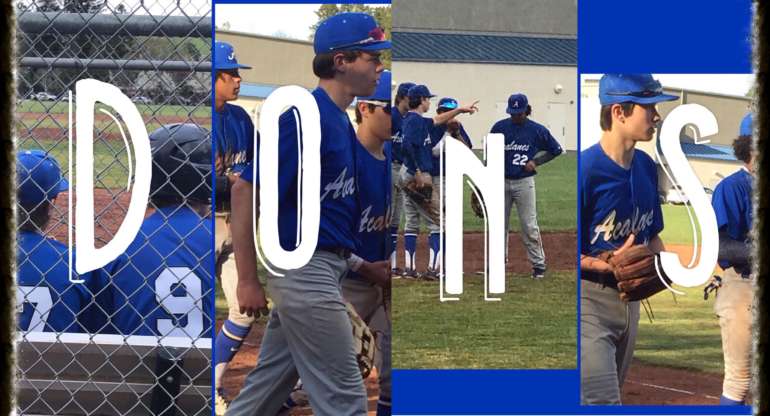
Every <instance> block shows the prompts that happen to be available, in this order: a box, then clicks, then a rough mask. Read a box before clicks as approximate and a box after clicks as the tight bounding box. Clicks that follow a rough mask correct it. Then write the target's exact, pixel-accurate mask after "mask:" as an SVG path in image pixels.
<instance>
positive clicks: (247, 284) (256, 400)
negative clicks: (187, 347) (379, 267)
mask: <svg viewBox="0 0 770 416" xmlns="http://www.w3.org/2000/svg"><path fill="white" fill-rule="evenodd" d="M313 43H314V45H313V46H314V51H315V54H316V56H315V58H314V59H313V72H314V73H315V74H316V76H318V77H319V78H320V80H319V83H318V88H316V89H315V90H313V92H312V95H313V97H314V98H315V100H316V103H317V105H318V111H319V113H320V121H321V126H320V127H321V178H320V182H321V183H320V188H321V189H320V192H321V194H320V203H321V210H320V226H319V231H318V245H317V248H316V251H315V253H314V254H313V256H312V258H311V259H310V261H309V262H308V263H307V264H306V265H305V266H303V267H301V268H299V269H295V270H287V271H285V272H284V276H282V277H276V276H268V277H267V290H268V291H269V292H270V293H271V297H272V300H273V302H274V306H273V309H272V310H271V312H270V318H269V322H268V324H267V328H266V331H265V335H264V338H263V340H262V347H261V350H260V356H259V361H258V363H257V367H256V368H255V369H254V370H253V371H252V372H251V373H250V374H249V375H248V376H247V377H246V380H245V383H244V386H243V388H242V389H241V391H240V394H239V395H238V397H236V398H235V400H233V402H232V403H231V404H230V407H229V409H228V411H227V414H228V415H271V414H275V413H276V412H277V411H278V410H279V408H280V407H281V404H282V403H283V402H284V400H285V399H286V397H287V396H288V395H289V393H290V391H291V389H292V387H293V386H294V384H295V382H296V381H297V379H298V377H300V376H301V378H302V382H303V386H304V389H305V391H307V393H308V395H309V399H310V406H311V407H312V408H313V411H314V413H315V414H316V415H320V416H323V415H365V414H366V408H367V400H366V390H365V388H364V384H363V380H362V378H361V373H360V371H359V368H358V365H357V362H356V357H355V352H354V349H353V335H352V327H351V324H350V321H349V319H348V316H347V312H346V309H345V304H344V301H343V298H342V294H341V288H340V281H341V280H342V277H343V276H344V275H345V273H346V272H347V270H348V263H347V260H348V258H349V257H350V252H351V251H352V250H355V249H356V240H357V229H358V219H359V218H360V217H361V215H360V213H361V208H360V201H359V199H358V189H359V186H358V184H357V181H356V178H357V175H356V170H357V169H356V163H355V160H356V159H355V153H356V151H357V150H356V143H357V139H356V135H355V131H354V129H353V125H352V124H351V122H350V119H349V117H348V115H347V113H346V112H345V109H346V108H347V107H348V106H349V105H350V103H351V102H352V101H353V99H354V98H355V97H356V96H369V95H371V94H372V93H373V92H374V90H375V87H376V86H377V81H378V79H379V75H380V73H381V72H382V71H383V69H384V66H383V64H382V62H381V61H380V51H382V50H384V49H389V48H390V42H389V41H387V40H385V37H384V33H383V30H382V29H381V28H379V27H378V25H377V22H376V21H375V20H374V18H372V17H371V16H370V15H368V14H365V13H339V14H337V15H334V16H331V17H329V18H328V19H326V20H324V21H322V22H321V23H320V24H319V26H318V29H317V30H316V33H315V37H314V41H313ZM296 124H297V119H296V115H295V111H294V109H290V110H289V111H287V112H285V113H284V114H283V115H282V116H281V118H280V120H279V126H278V127H279V156H278V161H279V163H278V165H279V172H278V174H279V175H278V176H279V194H278V195H277V198H278V203H279V210H280V212H279V215H278V219H279V221H278V222H279V224H278V228H279V240H280V244H281V245H282V246H283V247H284V249H286V250H291V249H293V248H294V247H296V244H297V241H296V238H297V232H296V230H297V223H298V218H297V203H298V201H297V199H296V198H297V187H298V186H299V185H298V177H297V163H298V161H297V153H298V151H299V148H298V143H297V133H298V132H297V128H296ZM300 138H301V136H300ZM255 157H256V156H255ZM258 187H259V177H258V176H256V177H254V175H253V170H252V168H251V167H247V168H246V169H245V170H244V171H243V173H242V174H241V176H240V178H238V179H237V180H236V183H235V184H234V185H233V189H232V209H233V210H232V213H233V217H232V222H233V227H232V230H233V248H234V250H235V256H236V261H237V264H238V274H239V275H238V287H237V295H238V302H239V304H240V306H241V310H242V312H245V313H246V314H251V315H253V314H255V313H260V311H262V310H264V309H265V306H266V301H265V292H264V289H263V288H262V285H261V283H260V281H259V279H258V278H257V267H256V256H255V252H256V251H255V250H256V248H255V247H254V236H253V235H252V231H251V230H252V223H251V221H252V214H253V212H252V210H253V209H254V208H257V207H256V206H253V204H252V196H253V192H256V193H258V189H257V188H258ZM308 197H309V196H308Z"/></svg>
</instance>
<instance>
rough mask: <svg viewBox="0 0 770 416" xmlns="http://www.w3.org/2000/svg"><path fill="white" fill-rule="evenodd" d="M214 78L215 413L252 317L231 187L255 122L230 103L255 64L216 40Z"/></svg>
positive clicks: (248, 155) (248, 152)
mask: <svg viewBox="0 0 770 416" xmlns="http://www.w3.org/2000/svg"><path fill="white" fill-rule="evenodd" d="M214 53H215V55H216V56H215V62H216V78H215V81H214V92H215V96H214V101H215V112H214V133H215V137H216V140H215V141H214V146H215V154H216V157H215V165H216V173H217V176H218V177H222V176H223V175H224V176H225V177H226V178H227V179H228V180H227V181H224V182H222V183H219V182H218V183H217V194H218V195H217V198H216V200H217V203H216V206H217V212H216V213H215V220H216V221H215V227H216V228H215V242H214V244H215V250H216V257H217V274H218V276H219V277H220V279H221V280H220V281H221V283H222V291H223V292H224V295H225V300H226V301H227V319H226V320H225V321H224V323H223V324H222V329H221V330H220V331H219V333H218V334H217V337H216V340H215V342H214V344H215V348H214V351H215V352H216V353H215V357H214V373H215V375H214V387H215V390H214V391H215V394H216V398H215V401H216V414H217V415H222V414H224V412H225V408H226V403H225V401H224V399H223V397H222V391H221V383H222V376H223V374H224V373H225V371H226V369H227V365H228V363H229V362H230V361H231V360H232V359H233V357H234V356H235V353H236V352H238V349H239V348H240V346H241V344H242V343H243V340H244V338H245V337H246V335H248V333H249V329H250V328H251V324H252V323H254V317H253V316H248V315H246V314H242V313H241V312H240V308H239V306H238V299H237V297H236V293H235V291H236V287H237V285H238V273H237V271H236V268H235V256H234V255H233V252H232V238H231V236H230V192H229V190H230V187H231V185H232V183H233V182H234V181H235V179H236V178H237V177H238V175H240V173H241V172H242V171H243V169H244V167H245V166H246V164H247V163H248V162H251V160H252V158H253V152H254V150H253V149H254V124H253V123H252V121H251V117H249V115H248V113H246V110H244V109H243V108H242V107H240V106H237V105H233V104H229V103H228V101H233V100H236V99H237V98H238V92H239V89H240V84H241V77H240V74H239V72H238V71H239V69H250V68H251V67H249V66H246V65H243V64H239V63H238V60H237V59H236V57H235V51H234V50H233V47H232V46H231V45H230V44H228V43H225V42H216V43H215V44H214Z"/></svg>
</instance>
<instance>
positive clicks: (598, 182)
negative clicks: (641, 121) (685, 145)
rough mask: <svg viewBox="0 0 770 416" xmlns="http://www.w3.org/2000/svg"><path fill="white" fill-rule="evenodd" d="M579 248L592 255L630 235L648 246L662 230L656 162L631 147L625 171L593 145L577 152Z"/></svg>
mask: <svg viewBox="0 0 770 416" xmlns="http://www.w3.org/2000/svg"><path fill="white" fill-rule="evenodd" d="M580 184H581V194H580V209H581V211H580V232H581V236H580V238H581V241H580V252H581V253H582V254H587V255H596V254H598V253H601V252H603V251H606V250H613V249H616V248H618V247H620V246H622V245H623V243H624V242H625V241H626V239H627V238H628V236H629V235H630V234H632V233H633V234H634V236H635V239H634V243H635V244H646V243H648V242H649V241H650V240H651V239H652V238H654V237H655V236H657V235H658V233H660V232H661V230H663V213H662V211H661V209H660V200H659V198H658V174H657V169H656V167H655V162H653V160H652V158H650V156H648V155H647V154H646V153H644V152H642V151H640V150H635V151H634V156H633V159H632V162H631V168H630V169H624V168H623V167H621V166H620V165H618V164H617V163H615V161H613V160H612V159H610V158H609V157H608V156H607V154H605V153H604V150H602V148H601V146H600V145H599V144H598V143H597V144H595V145H593V146H591V147H589V148H588V149H586V150H585V151H583V152H582V153H581V155H580Z"/></svg>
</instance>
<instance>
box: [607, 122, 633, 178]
mask: <svg viewBox="0 0 770 416" xmlns="http://www.w3.org/2000/svg"><path fill="white" fill-rule="evenodd" d="M635 144H636V142H635V141H633V140H632V139H628V138H624V137H623V136H621V135H620V134H618V132H617V131H612V130H610V131H605V132H603V133H602V138H601V139H600V140H599V145H600V146H601V148H602V150H603V151H604V153H605V154H606V155H607V157H609V158H610V159H611V160H612V161H614V162H615V163H617V164H618V165H620V166H621V167H623V168H624V169H628V168H630V167H631V161H632V160H633V159H634V145H635Z"/></svg>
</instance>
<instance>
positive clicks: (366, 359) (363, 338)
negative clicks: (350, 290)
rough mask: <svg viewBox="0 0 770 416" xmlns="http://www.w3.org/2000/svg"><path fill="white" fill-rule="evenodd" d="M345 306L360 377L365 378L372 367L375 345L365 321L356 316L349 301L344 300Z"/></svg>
mask: <svg viewBox="0 0 770 416" xmlns="http://www.w3.org/2000/svg"><path fill="white" fill-rule="evenodd" d="M345 308H346V309H347V312H348V318H350V325H351V326H352V327H353V349H354V350H355V352H356V361H357V362H358V369H359V370H361V378H363V379H366V378H367V377H369V373H371V372H372V368H373V367H374V351H375V348H376V345H377V342H376V341H375V338H374V335H373V334H372V331H371V330H370V329H369V327H368V326H366V322H364V320H363V319H361V317H360V316H358V313H357V312H356V310H355V308H353V305H351V304H350V302H345Z"/></svg>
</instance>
